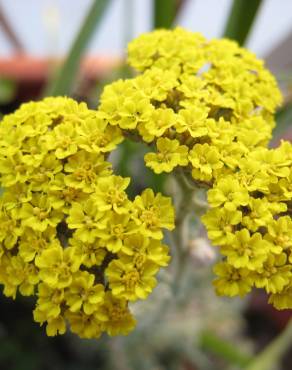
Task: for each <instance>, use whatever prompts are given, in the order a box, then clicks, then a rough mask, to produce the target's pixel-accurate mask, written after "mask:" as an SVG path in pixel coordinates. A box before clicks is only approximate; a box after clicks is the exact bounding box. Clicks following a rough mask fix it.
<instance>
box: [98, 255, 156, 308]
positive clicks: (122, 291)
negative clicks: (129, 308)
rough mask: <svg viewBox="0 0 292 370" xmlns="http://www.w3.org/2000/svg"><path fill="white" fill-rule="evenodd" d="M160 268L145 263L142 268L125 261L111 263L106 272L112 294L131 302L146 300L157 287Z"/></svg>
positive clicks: (119, 260)
mask: <svg viewBox="0 0 292 370" xmlns="http://www.w3.org/2000/svg"><path fill="white" fill-rule="evenodd" d="M158 269H159V267H158V266H157V265H156V264H153V263H151V262H145V263H144V264H143V266H141V267H140V268H137V267H135V266H134V265H133V264H132V263H129V262H128V261H127V260H124V259H122V258H121V259H117V260H114V261H111V262H110V263H109V265H108V267H107V269H106V271H105V274H106V276H107V278H108V281H109V286H110V289H111V291H112V294H113V295H114V296H115V297H117V298H125V299H127V300H130V301H136V300H137V299H145V298H147V296H148V295H149V294H150V293H151V292H152V290H153V288H154V287H155V286H156V283H157V282H156V279H155V278H154V275H155V274H156V273H157V271H158Z"/></svg>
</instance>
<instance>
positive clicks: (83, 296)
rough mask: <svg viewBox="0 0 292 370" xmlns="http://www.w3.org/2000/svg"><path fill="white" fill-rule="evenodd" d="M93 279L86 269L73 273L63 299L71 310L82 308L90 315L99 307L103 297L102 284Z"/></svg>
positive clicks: (75, 310) (77, 310) (76, 310)
mask: <svg viewBox="0 0 292 370" xmlns="http://www.w3.org/2000/svg"><path fill="white" fill-rule="evenodd" d="M94 281H95V276H94V275H93V274H90V273H88V272H87V271H79V272H78V273H76V274H74V275H73V281H72V283H71V284H70V286H69V287H68V288H67V290H66V292H65V300H66V303H67V304H68V307H69V310H70V311H71V312H79V311H82V310H83V311H84V313H85V314H86V315H91V314H92V313H93V312H95V311H97V310H98V309H99V306H100V305H101V304H102V303H103V299H104V286H103V285H102V284H95V283H94ZM81 308H82V310H81Z"/></svg>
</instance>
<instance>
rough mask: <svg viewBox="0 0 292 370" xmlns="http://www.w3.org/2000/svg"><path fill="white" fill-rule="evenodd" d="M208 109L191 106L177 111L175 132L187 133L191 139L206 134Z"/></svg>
mask: <svg viewBox="0 0 292 370" xmlns="http://www.w3.org/2000/svg"><path fill="white" fill-rule="evenodd" d="M207 118H208V108H207V107H202V106H200V105H198V106H196V105H194V106H191V107H189V108H188V109H181V110H180V111H179V120H178V125H177V132H180V133H181V132H188V133H189V135H190V136H191V137H193V138H198V137H202V136H205V135H207V134H208V127H207Z"/></svg>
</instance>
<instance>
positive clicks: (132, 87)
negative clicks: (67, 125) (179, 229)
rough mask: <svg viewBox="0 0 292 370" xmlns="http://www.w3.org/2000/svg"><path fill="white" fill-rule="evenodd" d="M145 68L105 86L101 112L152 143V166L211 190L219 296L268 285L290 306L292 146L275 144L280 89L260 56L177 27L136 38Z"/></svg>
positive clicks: (273, 297) (136, 53) (275, 300)
mask: <svg viewBox="0 0 292 370" xmlns="http://www.w3.org/2000/svg"><path fill="white" fill-rule="evenodd" d="M128 51H129V57H128V61H129V64H130V65H131V66H132V67H134V68H135V69H136V70H138V71H139V72H140V74H138V75H137V76H136V77H134V78H132V79H128V80H120V81H117V82H115V83H113V84H112V85H109V86H107V87H106V88H105V90H104V93H103V95H102V97H101V105H100V110H101V111H102V112H104V114H106V115H107V117H108V120H109V122H110V124H111V125H112V126H113V127H117V126H118V127H119V128H121V129H122V131H123V133H124V135H126V136H128V137H133V138H135V139H139V140H142V141H144V142H146V143H148V144H149V145H150V146H151V147H152V148H153V149H154V151H153V152H150V153H147V154H146V155H145V162H146V165H147V166H148V167H150V168H152V169H153V170H154V172H156V173H161V172H172V171H173V170H176V169H179V170H180V171H183V173H184V176H185V177H186V179H187V180H188V181H189V182H190V183H191V184H192V185H193V186H194V187H205V188H207V189H209V190H208V201H209V205H210V208H211V209H210V210H209V211H208V212H207V213H206V214H205V215H204V216H203V218H202V221H203V223H204V224H205V226H206V228H207V231H208V235H209V238H210V240H211V241H212V243H213V244H214V245H218V246H219V247H220V252H221V255H222V256H223V257H222V258H223V259H222V262H219V263H218V264H217V265H216V266H215V269H214V271H215V273H216V274H217V275H218V278H217V279H216V280H215V282H214V285H215V287H216V290H217V293H218V294H220V295H229V296H234V295H240V296H243V295H245V294H246V293H247V292H249V291H250V290H251V288H252V287H253V286H255V287H258V288H265V290H266V291H267V292H268V293H269V294H270V302H271V303H272V304H274V305H275V307H277V308H279V309H281V308H292V298H291V297H292V221H291V199H292V198H291V196H292V183H291V180H292V170H291V161H292V147H291V145H290V144H289V143H284V142H283V143H282V145H281V146H280V147H279V148H278V149H273V150H269V149H267V144H268V142H269V139H270V138H271V132H272V129H273V127H274V113H275V109H276V108H277V106H278V105H279V104H280V103H281V94H280V92H279V89H278V87H277V84H276V81H275V79H274V77H273V76H272V75H271V74H270V72H269V71H268V70H267V69H266V68H265V67H264V64H263V62H262V61H260V60H258V59H256V57H255V56H254V55H253V54H252V53H251V52H249V51H247V50H245V49H243V48H240V47H239V46H238V45H237V44H236V43H235V42H233V41H230V40H224V39H223V40H211V41H208V40H206V39H205V38H204V37H203V36H202V35H200V34H195V33H191V32H188V31H185V30H183V29H180V28H177V29H175V30H173V31H167V30H158V31H154V32H152V33H150V34H145V35H142V36H140V37H138V38H137V39H136V40H134V41H132V42H131V43H130V45H129V48H128Z"/></svg>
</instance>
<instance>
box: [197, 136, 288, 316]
mask: <svg viewBox="0 0 292 370" xmlns="http://www.w3.org/2000/svg"><path fill="white" fill-rule="evenodd" d="M291 165H292V144H291V143H288V142H282V143H281V146H280V147H279V148H277V149H267V148H257V149H255V150H254V151H252V152H250V153H249V154H248V155H247V156H246V157H245V158H243V159H242V160H241V161H240V163H239V165H238V168H237V171H236V172H235V173H234V174H233V175H232V176H227V177H221V178H220V179H218V181H217V182H216V184H215V185H214V187H213V188H212V189H210V190H209V191H208V201H209V204H210V206H211V209H210V210H209V211H208V212H207V213H206V214H205V215H204V216H203V217H202V219H203V222H204V224H205V226H206V228H207V230H208V235H209V238H210V240H211V241H212V242H213V243H214V244H215V245H218V246H219V248H220V252H221V254H222V255H223V256H224V260H223V261H222V262H219V263H218V264H217V265H216V266H215V268H214V271H215V273H216V274H217V275H218V278H217V279H216V280H215V281H214V285H215V288H216V291H217V293H218V294H219V295H228V296H235V295H240V296H244V295H245V294H246V293H248V292H249V291H250V290H251V288H252V287H257V288H264V289H265V290H266V292H267V293H268V294H270V298H269V302H270V303H272V304H273V305H274V306H275V307H276V308H278V309H284V308H292V295H291V292H292V220H291V216H292V209H291V200H292V168H291Z"/></svg>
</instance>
